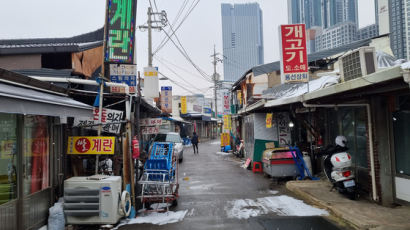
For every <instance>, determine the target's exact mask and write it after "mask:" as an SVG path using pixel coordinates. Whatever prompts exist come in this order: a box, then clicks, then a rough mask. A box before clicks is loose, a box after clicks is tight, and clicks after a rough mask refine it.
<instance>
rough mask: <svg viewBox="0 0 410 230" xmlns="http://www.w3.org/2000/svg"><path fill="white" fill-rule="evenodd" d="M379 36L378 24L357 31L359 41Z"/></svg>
mask: <svg viewBox="0 0 410 230" xmlns="http://www.w3.org/2000/svg"><path fill="white" fill-rule="evenodd" d="M377 36H379V26H378V25H377V24H372V25H369V26H365V27H363V28H361V29H359V30H357V40H363V39H368V38H374V37H377Z"/></svg>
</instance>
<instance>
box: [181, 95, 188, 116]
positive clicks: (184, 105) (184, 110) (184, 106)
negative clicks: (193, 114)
mask: <svg viewBox="0 0 410 230" xmlns="http://www.w3.org/2000/svg"><path fill="white" fill-rule="evenodd" d="M186 110H187V109H186V97H185V96H184V97H181V113H182V114H186V113H187V111H186Z"/></svg>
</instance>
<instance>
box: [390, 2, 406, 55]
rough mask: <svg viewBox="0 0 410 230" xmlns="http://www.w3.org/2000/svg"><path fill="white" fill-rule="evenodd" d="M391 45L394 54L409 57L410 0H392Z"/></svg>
mask: <svg viewBox="0 0 410 230" xmlns="http://www.w3.org/2000/svg"><path fill="white" fill-rule="evenodd" d="M389 3H390V5H389V14H390V47H391V49H392V51H393V54H394V56H396V58H400V59H408V58H409V57H410V55H409V50H408V49H409V39H410V36H409V33H410V28H409V26H410V21H409V20H410V0H390V2H389Z"/></svg>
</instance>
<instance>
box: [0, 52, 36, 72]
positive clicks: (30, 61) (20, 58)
mask: <svg viewBox="0 0 410 230" xmlns="http://www.w3.org/2000/svg"><path fill="white" fill-rule="evenodd" d="M0 68H3V69H6V70H15V69H40V68H41V55H40V54H26V55H6V56H0Z"/></svg>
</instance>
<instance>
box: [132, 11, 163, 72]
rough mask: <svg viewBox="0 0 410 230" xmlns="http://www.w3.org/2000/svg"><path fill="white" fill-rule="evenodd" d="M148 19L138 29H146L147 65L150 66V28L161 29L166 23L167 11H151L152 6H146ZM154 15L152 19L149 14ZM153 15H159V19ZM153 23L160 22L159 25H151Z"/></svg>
mask: <svg viewBox="0 0 410 230" xmlns="http://www.w3.org/2000/svg"><path fill="white" fill-rule="evenodd" d="M147 15H148V20H147V25H143V26H139V28H140V29H147V30H148V66H149V67H152V29H158V30H161V29H162V28H163V27H165V26H166V25H167V22H168V20H167V13H166V12H165V10H163V11H161V12H152V8H151V7H148V13H147ZM152 15H154V20H152V18H151V16H152ZM155 15H159V17H160V20H155ZM153 23H160V25H159V26H153V25H152V24H153Z"/></svg>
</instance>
